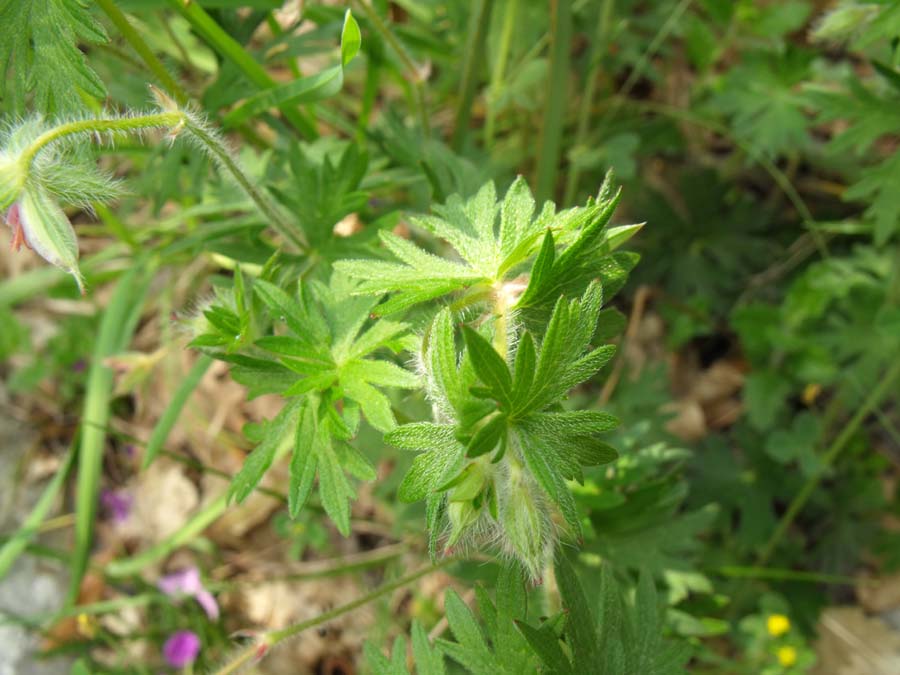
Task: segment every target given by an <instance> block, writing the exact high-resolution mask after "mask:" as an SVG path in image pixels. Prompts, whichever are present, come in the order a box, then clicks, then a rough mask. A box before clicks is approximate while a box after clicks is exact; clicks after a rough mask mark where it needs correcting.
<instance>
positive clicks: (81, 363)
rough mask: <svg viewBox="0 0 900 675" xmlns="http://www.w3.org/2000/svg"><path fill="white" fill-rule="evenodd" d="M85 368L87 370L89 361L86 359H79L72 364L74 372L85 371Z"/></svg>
mask: <svg viewBox="0 0 900 675" xmlns="http://www.w3.org/2000/svg"><path fill="white" fill-rule="evenodd" d="M85 370H87V361H85V360H84V359H78V360H77V361H76V362H75V363H73V364H72V372H73V373H83V372H84V371H85Z"/></svg>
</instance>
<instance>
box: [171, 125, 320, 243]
mask: <svg viewBox="0 0 900 675" xmlns="http://www.w3.org/2000/svg"><path fill="white" fill-rule="evenodd" d="M185 128H186V129H187V130H188V131H189V132H190V133H191V134H192V135H193V136H194V138H196V139H197V140H199V141H200V142H201V143H203V145H204V147H205V148H206V149H207V150H208V151H209V153H210V154H211V155H212V156H213V157H214V158H215V160H216V161H217V162H218V163H219V164H220V165H221V166H222V167H223V168H224V169H226V170H227V171H228V172H229V173H230V174H231V175H232V177H233V178H234V180H235V181H236V182H237V184H238V185H239V186H240V188H241V189H242V190H243V191H244V192H245V193H247V196H248V197H250V199H252V200H253V202H254V203H255V204H256V206H257V208H258V209H259V210H260V211H261V212H262V213H263V215H264V216H266V218H268V219H269V224H270V225H271V226H272V227H274V228H275V229H276V230H278V232H279V233H280V234H281V235H282V236H283V237H284V238H285V239H287V240H288V241H290V242H291V243H292V244H293V245H294V246H296V247H297V248H298V249H300V250H301V251H302V250H304V249H305V248H306V241H305V240H304V238H303V237H302V236H301V234H300V233H299V231H298V229H297V227H296V226H294V225H293V224H292V223H291V222H290V221H289V220H287V218H285V216H284V215H283V213H282V212H281V210H280V209H279V208H278V206H277V205H276V204H275V202H273V201H272V198H271V197H269V195H268V193H267V192H265V191H264V190H262V189H260V188H259V186H257V185H256V183H254V182H253V181H252V180H251V179H250V177H249V176H247V174H246V173H244V170H243V169H242V168H241V166H240V165H239V164H238V163H237V161H236V160H235V159H234V157H233V156H232V155H231V152H230V151H229V150H228V148H227V147H225V144H224V143H223V142H222V140H221V139H220V138H219V137H218V135H216V134H215V133H213V132H212V131H210V130H209V129H208V128H207V127H206V126H204V125H203V124H201V123H199V122H198V121H197V120H195V119H194V118H193V117H191V116H187V117H186V118H185Z"/></svg>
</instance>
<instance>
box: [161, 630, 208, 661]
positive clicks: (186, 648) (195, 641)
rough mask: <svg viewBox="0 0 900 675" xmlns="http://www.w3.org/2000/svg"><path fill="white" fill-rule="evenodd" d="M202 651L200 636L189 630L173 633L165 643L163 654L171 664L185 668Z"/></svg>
mask: <svg viewBox="0 0 900 675" xmlns="http://www.w3.org/2000/svg"><path fill="white" fill-rule="evenodd" d="M199 653H200V638H199V637H197V634H196V633H193V632H191V631H189V630H180V631H178V632H176V633H172V635H171V636H170V637H169V639H168V640H166V643H165V644H164V645H163V656H164V657H165V658H166V661H167V662H168V663H169V665H170V666H172V667H174V668H184V667H185V666H186V665H188V664H189V663H193V662H194V660H195V659H196V658H197V654H199Z"/></svg>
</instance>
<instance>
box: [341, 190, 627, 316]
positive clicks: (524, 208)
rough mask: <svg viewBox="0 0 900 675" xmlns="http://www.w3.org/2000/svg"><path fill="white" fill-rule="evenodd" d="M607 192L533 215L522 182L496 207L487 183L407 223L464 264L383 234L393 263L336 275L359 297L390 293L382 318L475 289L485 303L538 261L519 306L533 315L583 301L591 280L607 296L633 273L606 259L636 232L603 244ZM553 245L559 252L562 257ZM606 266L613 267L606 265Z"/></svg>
mask: <svg viewBox="0 0 900 675" xmlns="http://www.w3.org/2000/svg"><path fill="white" fill-rule="evenodd" d="M609 192H610V190H609V189H608V187H607V189H605V190H604V191H603V193H602V194H603V198H602V199H599V200H598V201H591V202H590V203H589V204H588V205H587V206H586V207H584V208H574V209H568V210H565V211H560V212H558V213H557V212H556V209H555V207H554V206H553V204H552V203H551V202H548V203H547V204H546V205H545V206H544V208H543V209H542V210H541V211H540V213H538V214H537V215H535V203H534V198H533V197H532V195H531V191H530V190H529V188H528V185H527V184H526V183H525V181H524V180H523V179H522V178H521V177H519V178H517V179H516V180H515V181H514V182H513V184H512V186H511V187H510V188H509V190H507V193H506V196H505V197H504V199H503V200H502V202H500V203H498V202H497V195H496V191H495V189H494V185H493V183H487V184H486V185H484V186H483V187H482V188H481V190H479V191H478V193H477V194H476V195H475V196H474V197H473V198H471V199H469V200H468V201H463V200H462V199H461V198H459V197H458V196H455V195H454V196H452V197H450V198H449V199H448V200H447V202H446V204H444V205H441V206H435V207H434V209H433V210H434V215H431V216H421V217H418V218H412V219H411V222H412V223H413V224H414V225H417V226H419V227H420V228H421V229H423V230H425V231H427V232H429V233H431V234H432V235H434V236H435V237H438V238H439V239H442V240H444V241H446V242H447V243H448V244H449V245H450V246H452V247H453V248H454V249H455V250H456V251H457V253H458V254H459V257H460V258H461V262H453V261H450V260H446V259H444V258H439V257H437V256H435V255H432V254H431V253H428V252H426V251H424V250H423V249H421V248H419V247H418V246H416V245H415V244H414V243H412V242H411V241H408V240H405V239H402V238H400V237H398V236H396V235H393V234H390V233H385V232H382V233H381V235H380V236H381V239H382V244H383V245H384V247H385V249H386V250H387V251H388V252H390V253H391V254H393V256H394V257H395V258H396V259H397V262H384V261H369V260H346V261H339V262H338V263H337V264H336V267H337V269H338V270H340V271H341V272H343V273H345V274H347V275H348V276H350V277H352V278H354V279H357V280H359V281H360V282H361V283H360V285H359V287H358V289H357V292H361V293H371V294H378V295H384V294H386V293H395V295H394V296H393V297H392V298H390V299H389V300H387V302H386V303H385V304H383V305H381V306H380V307H379V308H378V313H379V314H382V315H385V314H389V313H392V312H397V311H400V310H403V309H407V308H409V307H411V306H412V305H414V304H417V303H419V302H424V301H426V300H431V299H434V298H437V297H440V296H443V295H446V294H449V293H453V292H456V291H461V290H464V289H468V288H470V287H475V288H474V289H473V290H472V291H471V292H472V293H476V294H479V293H480V294H481V295H483V296H485V297H486V294H485V291H486V290H490V289H497V288H501V287H502V286H503V285H504V284H506V283H508V282H510V281H512V280H513V278H514V276H516V275H517V274H518V273H519V272H520V271H521V268H522V266H523V264H524V263H525V262H527V261H528V260H529V259H531V258H532V257H533V256H534V255H535V254H537V255H538V260H537V264H536V265H535V269H534V270H533V271H532V275H531V283H530V285H529V290H528V291H526V294H525V296H523V299H521V300H520V301H519V304H518V306H519V307H520V308H525V307H528V308H530V309H531V310H532V313H533V312H535V311H537V310H539V309H541V308H542V306H543V304H545V303H546V302H547V299H548V298H550V297H555V296H553V294H554V293H556V294H557V295H558V293H559V292H561V290H563V289H564V290H566V291H569V292H571V291H573V290H574V292H577V293H579V294H580V293H581V292H582V291H583V289H584V287H585V286H586V285H587V282H588V281H589V280H590V279H591V278H592V277H596V276H600V277H604V279H605V278H606V277H608V278H609V279H610V287H611V288H612V284H613V282H614V280H615V279H620V278H622V277H623V276H624V274H626V273H627V271H628V270H629V269H630V268H631V267H633V265H634V262H635V259H634V256H632V255H630V254H621V253H617V254H611V251H612V249H613V248H614V247H615V246H618V245H621V243H623V242H624V241H625V240H627V238H628V237H629V236H630V235H631V234H633V232H634V231H636V229H634V228H633V227H632V228H631V229H629V228H625V229H620V230H618V231H616V232H615V241H614V242H612V243H610V242H609V241H608V240H607V237H606V234H607V233H606V226H607V223H608V221H609V219H610V217H611V216H612V213H613V210H614V209H615V206H616V204H617V202H618V197H617V196H611V195H609V194H607V193H609ZM551 232H553V233H556V236H555V237H554V235H553V234H551ZM542 237H543V244H542V243H541V241H542ZM557 245H559V246H562V247H563V248H562V252H561V253H560V254H559V255H557V254H556V247H557ZM539 249H540V252H539ZM610 261H615V262H614V263H613V264H611V265H610V264H609V263H610ZM604 264H605V265H606V267H607V272H606V273H604ZM604 274H605V276H604Z"/></svg>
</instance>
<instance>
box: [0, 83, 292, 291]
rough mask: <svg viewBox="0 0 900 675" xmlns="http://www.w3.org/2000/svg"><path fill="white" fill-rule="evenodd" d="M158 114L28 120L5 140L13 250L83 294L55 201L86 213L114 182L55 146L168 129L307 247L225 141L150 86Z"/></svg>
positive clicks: (0, 165)
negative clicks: (37, 259)
mask: <svg viewBox="0 0 900 675" xmlns="http://www.w3.org/2000/svg"><path fill="white" fill-rule="evenodd" d="M150 90H151V92H152V93H153V95H154V97H155V99H156V101H157V103H158V104H159V107H160V108H161V110H160V111H159V112H156V113H151V114H147V115H122V116H111V117H105V118H99V119H80V120H72V121H68V122H63V123H61V124H58V125H56V126H54V127H51V128H45V126H44V124H43V122H42V121H41V120H32V121H29V122H25V123H23V124H22V125H20V126H19V127H17V128H15V129H12V130H11V131H10V132H8V133H7V134H6V135H5V138H4V139H3V144H2V147H0V212H3V211H6V221H7V223H8V224H9V226H10V227H11V228H12V230H13V239H12V245H13V249H14V250H18V249H19V248H20V247H21V246H22V245H23V244H24V245H25V246H26V247H28V248H30V249H32V250H34V251H35V252H36V253H37V254H38V255H40V256H41V257H42V258H44V259H45V260H46V261H47V262H49V263H51V264H52V265H55V266H57V267H59V268H61V269H63V270H65V271H66V272H68V273H69V274H71V275H72V276H73V277H74V278H75V280H76V282H77V283H78V287H79V289H80V290H81V292H82V294H84V282H83V278H82V275H81V272H80V270H79V268H78V240H77V237H76V235H75V231H74V229H73V228H72V224H71V223H70V222H69V219H68V218H67V217H66V215H65V213H64V212H63V210H62V208H61V207H60V203H69V204H78V205H80V206H83V207H87V208H90V206H91V205H92V204H94V203H100V202H104V201H109V200H110V199H112V198H113V197H114V196H115V195H116V184H115V182H114V181H112V180H111V179H109V178H108V177H106V176H102V175H100V174H98V173H97V171H96V168H95V167H93V166H83V167H77V168H74V169H73V167H72V164H73V161H72V158H71V157H69V156H68V155H67V154H65V153H64V152H61V151H57V150H56V147H57V146H58V145H59V144H60V143H62V142H63V141H65V140H67V139H70V138H71V137H73V136H80V135H88V136H94V137H97V138H99V137H100V136H101V135H102V134H114V133H134V132H137V133H140V132H142V131H144V130H146V129H168V130H169V136H170V137H171V138H173V139H174V138H175V137H176V136H178V135H179V134H181V133H184V134H185V136H186V137H187V138H188V139H189V140H190V141H192V142H194V143H196V144H197V146H198V147H199V148H201V149H202V150H203V151H204V152H206V153H207V154H208V155H209V156H210V157H211V158H212V159H213V160H214V161H215V163H216V164H217V165H218V166H219V167H220V168H221V169H223V170H224V171H225V172H226V173H227V174H228V175H229V176H230V177H231V178H232V179H233V180H234V182H235V183H237V185H238V186H239V187H240V188H241V190H242V191H243V192H244V193H245V194H246V195H247V196H248V197H249V198H250V199H251V200H252V201H253V203H254V204H255V205H256V207H257V208H258V209H259V211H260V212H261V213H262V214H263V216H265V218H266V219H267V220H268V223H269V224H270V225H271V226H272V227H273V228H274V229H275V230H276V231H277V232H278V233H279V234H281V235H282V236H283V237H284V239H285V240H286V241H288V242H290V244H291V245H292V246H293V247H295V248H297V249H298V250H301V251H302V250H304V249H305V248H306V242H305V239H304V237H303V236H302V233H301V232H300V231H299V229H298V228H297V227H296V226H295V225H294V224H293V223H291V222H290V220H289V219H288V217H287V216H286V215H285V214H284V213H283V212H282V211H281V209H279V207H278V206H277V205H276V203H275V202H274V201H273V200H272V198H271V197H270V196H269V195H268V193H266V191H265V190H264V189H263V188H261V187H260V186H258V185H256V183H255V182H254V181H253V180H251V178H250V177H249V176H248V175H247V173H246V172H245V171H244V170H243V168H242V167H241V166H240V163H239V162H238V160H237V159H236V158H235V157H234V156H233V155H232V153H231V151H230V150H229V149H228V147H227V145H226V144H225V141H224V139H223V138H222V137H221V136H220V135H219V134H218V132H216V131H215V130H214V129H212V128H211V127H210V126H209V125H208V124H207V123H206V122H205V120H204V119H203V118H202V117H201V116H200V115H199V114H197V113H195V112H192V111H191V110H189V109H186V108H184V107H183V106H181V105H179V104H178V103H177V102H176V101H175V100H173V99H172V98H170V97H169V96H168V95H166V94H165V93H163V92H162V91H160V90H159V89H157V88H156V87H153V86H152V85H151V86H150Z"/></svg>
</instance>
